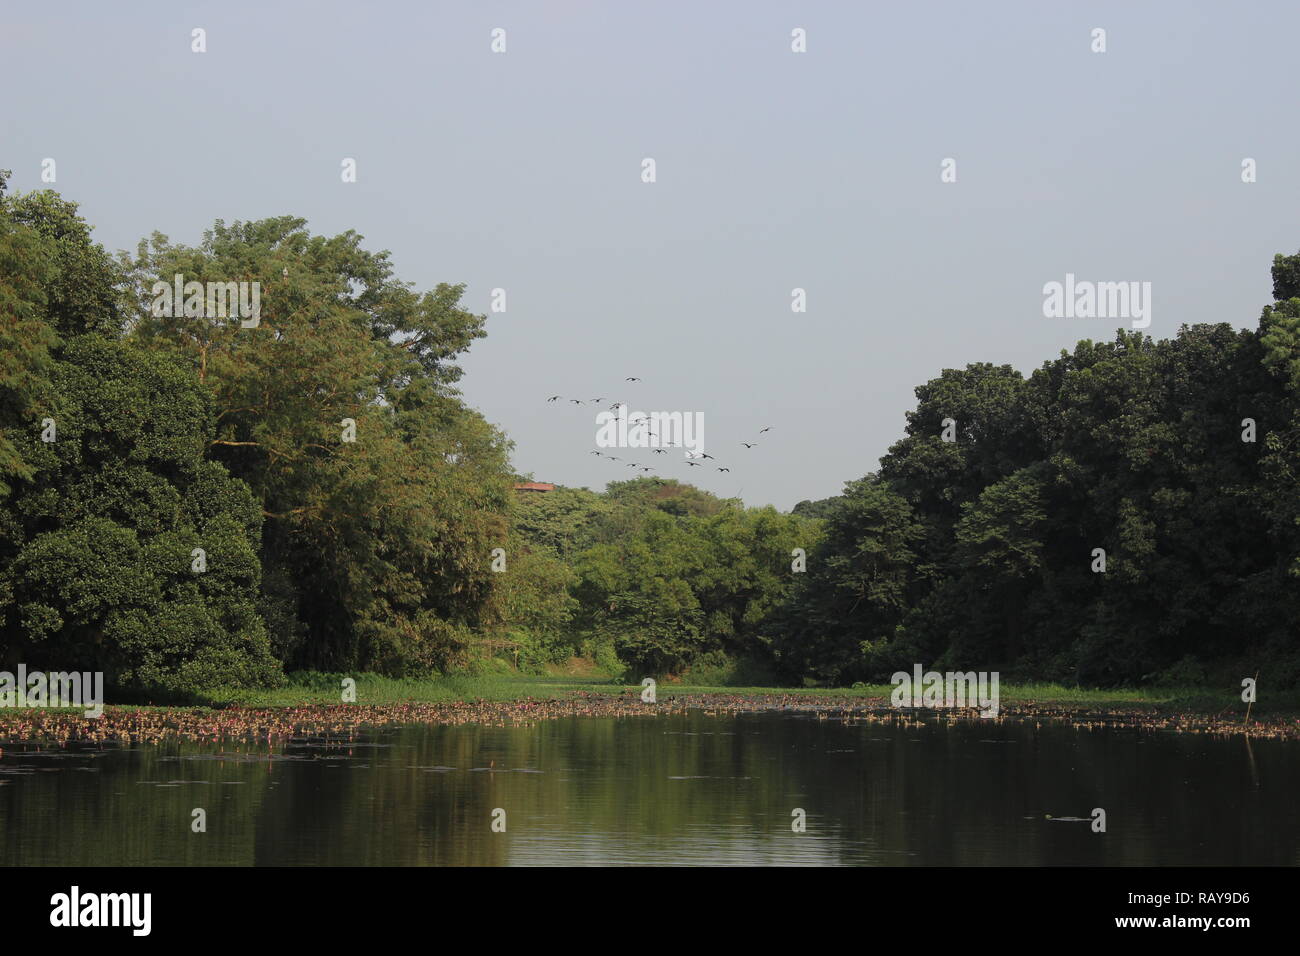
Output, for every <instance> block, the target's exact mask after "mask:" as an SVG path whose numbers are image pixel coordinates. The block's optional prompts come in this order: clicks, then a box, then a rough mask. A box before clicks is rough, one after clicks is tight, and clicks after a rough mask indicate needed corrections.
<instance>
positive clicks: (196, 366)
mask: <svg viewBox="0 0 1300 956" xmlns="http://www.w3.org/2000/svg"><path fill="white" fill-rule="evenodd" d="M4 178H5V176H4V174H2V173H0V355H2V356H3V358H0V664H5V665H16V664H17V663H19V662H22V663H25V664H27V666H28V667H29V669H38V668H45V669H48V670H63V669H68V668H76V669H78V670H86V669H96V670H103V671H105V672H106V673H107V674H108V675H109V678H110V681H111V682H112V683H113V684H115V685H116V686H117V687H118V688H119V690H120V691H122V692H125V693H132V694H136V695H139V694H141V693H150V694H162V693H173V694H183V693H186V692H190V691H194V690H197V689H200V688H203V687H207V686H213V685H226V686H230V685H236V686H238V685H244V686H259V685H268V684H274V683H276V682H278V681H280V680H282V675H283V674H284V672H285V671H286V670H302V669H311V670H324V671H334V672H340V671H362V670H370V671H379V672H383V673H388V674H393V675H414V674H423V673H433V672H446V671H452V670H460V669H466V668H482V667H485V666H494V665H493V661H496V662H498V664H497V665H496V666H500V664H499V662H501V661H509V662H510V663H512V664H514V665H516V666H519V667H522V668H526V669H527V668H538V667H541V666H543V665H544V664H546V663H549V662H559V661H562V660H566V659H568V658H569V657H572V656H574V655H584V656H587V657H591V658H595V659H596V660H598V661H599V662H600V663H602V664H603V665H605V666H606V667H607V668H609V669H611V670H625V671H626V673H627V674H628V676H630V677H639V676H642V675H644V674H649V673H653V674H661V675H662V674H668V673H680V672H683V671H693V672H694V673H696V674H701V673H707V674H716V675H718V676H719V679H721V678H723V677H731V678H734V679H746V680H751V681H753V682H759V681H765V680H780V681H785V682H799V681H805V680H807V681H816V682H834V683H848V682H853V681H857V680H873V679H881V678H887V677H888V675H889V674H890V673H892V672H893V671H895V670H898V669H910V668H911V666H912V665H913V664H914V663H923V664H925V665H927V666H929V665H932V664H934V665H943V664H950V665H953V666H954V667H960V668H962V669H986V670H993V669H997V670H1001V671H1002V672H1003V673H1004V674H1006V675H1008V676H1009V677H1014V678H1018V679H1052V680H1062V681H1075V680H1077V681H1080V682H1083V683H1088V684H1112V683H1134V682H1142V681H1147V680H1152V679H1155V678H1161V677H1163V678H1166V679H1174V678H1177V679H1181V680H1185V681H1188V682H1200V681H1205V680H1209V679H1212V678H1213V677H1214V676H1215V675H1217V674H1220V673H1228V672H1229V671H1230V669H1232V668H1236V670H1238V671H1241V672H1242V674H1243V675H1245V673H1246V670H1249V671H1250V675H1249V676H1253V673H1254V671H1255V670H1260V669H1268V679H1269V680H1270V682H1273V683H1277V684H1282V683H1288V684H1295V683H1300V646H1298V644H1300V642H1298V640H1297V635H1298V634H1300V590H1298V588H1297V585H1298V584H1300V580H1298V575H1300V400H1298V396H1300V255H1297V256H1292V257H1283V256H1278V257H1277V258H1276V260H1275V263H1274V268H1273V278H1274V298H1275V300H1276V302H1275V304H1274V305H1272V306H1269V307H1267V308H1266V309H1265V310H1264V314H1263V317H1262V318H1261V320H1260V324H1259V328H1258V330H1257V331H1254V332H1237V331H1234V330H1233V329H1232V328H1231V327H1229V326H1228V325H1215V326H1196V327H1193V328H1184V329H1183V330H1182V331H1181V332H1180V333H1179V335H1178V337H1177V338H1176V339H1174V340H1172V341H1161V342H1154V341H1152V340H1150V339H1148V338H1146V337H1144V336H1142V335H1140V334H1136V333H1132V334H1130V333H1124V332H1121V333H1120V334H1119V335H1118V336H1117V338H1116V341H1115V342H1113V343H1106V344H1096V343H1093V342H1088V341H1085V342H1081V343H1080V344H1079V345H1078V346H1077V347H1076V349H1075V351H1074V352H1073V354H1062V356H1061V357H1060V358H1059V359H1057V360H1055V361H1052V362H1048V363H1046V364H1045V365H1044V366H1043V367H1042V368H1041V369H1039V370H1038V371H1036V372H1034V373H1033V374H1032V375H1031V376H1030V377H1029V378H1027V379H1026V378H1024V377H1023V376H1021V375H1020V374H1019V373H1018V372H1016V371H1015V370H1013V369H1011V368H1010V367H1007V366H1002V367H994V366H991V365H971V366H968V367H967V368H966V369H964V370H960V371H957V370H948V371H945V372H944V373H943V374H942V375H940V376H939V377H938V378H936V379H934V380H932V381H930V382H929V383H927V384H926V385H924V386H921V387H920V388H918V389H917V397H918V405H917V408H916V410H915V411H913V412H910V413H909V414H908V424H907V428H906V437H904V438H903V439H902V440H901V441H899V442H898V443H897V444H895V445H894V446H893V447H892V448H891V449H890V451H889V453H888V454H887V455H886V456H885V457H884V459H882V461H881V465H880V468H879V470H878V471H877V472H874V473H872V474H869V475H867V476H866V477H864V478H861V479H860V480H857V481H852V482H849V483H848V484H847V485H846V487H845V491H844V493H843V494H842V495H841V496H839V497H836V498H831V499H827V500H824V501H818V502H802V503H801V504H800V505H798V506H796V508H795V509H794V511H793V512H792V513H790V514H782V513H780V512H778V511H776V510H775V509H773V508H745V507H743V506H742V505H741V503H740V502H738V501H733V500H721V499H718V498H716V497H715V496H713V495H710V494H708V493H707V492H704V491H701V490H699V489H697V488H694V487H692V486H690V485H686V484H682V483H678V482H674V481H668V480H663V479H655V478H641V479H637V480H634V481H628V482H616V483H613V484H611V485H609V487H608V488H607V489H606V491H605V492H604V493H596V492H592V491H588V490H586V489H574V488H564V487H559V488H557V489H556V490H554V491H550V492H516V491H514V490H512V487H511V486H512V484H513V483H514V482H516V481H517V480H519V478H520V476H518V475H516V474H514V473H513V471H512V470H511V467H510V463H509V453H510V443H509V441H508V440H507V438H506V436H504V435H503V434H502V433H501V432H500V431H499V430H498V429H496V428H494V427H493V426H492V425H490V424H489V423H488V422H486V421H485V420H484V419H483V418H482V416H481V415H480V414H478V413H477V412H476V411H475V410H473V409H471V408H469V407H467V406H466V405H465V403H464V402H463V400H462V399H461V396H460V394H459V392H458V390H457V389H456V383H457V381H458V380H459V378H460V376H461V370H460V368H459V367H458V366H457V364H456V361H457V357H458V356H459V355H460V354H461V353H463V352H464V351H465V350H466V349H467V348H468V347H469V346H470V344H471V343H472V342H473V340H474V339H476V338H479V337H481V336H483V335H484V334H485V333H484V330H483V323H484V319H483V317H482V316H477V315H474V314H471V313H470V312H468V311H466V310H465V309H464V308H462V306H461V302H460V299H461V294H462V287H460V286H455V285H439V286H438V287H437V288H435V289H434V290H432V291H429V292H419V291H417V290H415V289H413V288H411V286H410V285H409V284H407V283H404V282H401V281H399V280H398V279H397V278H395V277H394V275H393V272H392V268H391V265H390V263H389V260H388V256H387V254H386V253H373V252H367V251H365V250H364V249H363V248H362V247H361V237H359V236H357V235H356V234H354V233H351V232H348V233H344V234H343V235H340V236H335V237H333V238H325V237H320V236H314V235H312V234H311V233H310V232H309V231H308V230H307V228H306V223H305V222H304V221H303V220H300V219H295V218H290V217H281V218H275V219H268V220H262V221H258V222H249V223H235V224H233V225H227V224H225V223H223V222H221V221H218V222H217V223H215V224H214V226H213V227H212V229H211V230H210V231H208V232H207V233H205V234H204V238H203V241H202V243H201V244H200V245H199V246H197V247H187V246H177V245H173V244H172V243H171V242H169V241H168V240H167V238H166V237H164V236H161V235H158V234H155V235H154V236H153V237H152V238H151V239H150V240H149V241H147V242H142V243H141V244H140V246H139V248H138V249H137V251H136V253H135V255H127V254H123V255H121V256H119V257H117V258H114V257H112V256H110V255H108V254H107V253H106V252H105V251H104V250H103V249H102V248H101V247H100V246H99V245H97V244H96V243H94V242H93V241H92V239H91V237H90V229H89V227H88V226H87V225H86V223H85V222H84V221H83V220H82V219H81V218H80V217H79V215H78V213H77V208H76V206H75V205H74V204H72V203H69V202H67V201H65V200H63V199H62V198H60V197H59V196H58V195H57V194H56V193H53V192H50V191H43V192H36V193H27V194H20V195H10V194H8V193H6V192H5V190H4ZM177 275H180V276H182V285H181V286H180V287H179V288H180V290H181V295H172V293H171V292H170V291H169V292H168V293H167V295H166V296H164V297H163V298H165V299H166V302H165V303H164V305H165V307H164V308H157V307H156V306H157V302H158V300H159V296H158V295H157V294H156V292H155V284H156V283H160V282H161V283H165V284H166V285H167V286H168V288H169V290H170V289H171V288H173V287H174V283H175V281H176V280H175V277H176V276H177ZM191 282H194V283H199V284H201V285H199V286H195V287H194V288H195V289H196V290H197V289H200V288H202V289H208V288H213V287H215V288H217V289H218V290H219V291H220V290H222V289H225V288H227V287H228V288H229V291H230V294H229V296H228V297H227V301H226V303H225V304H226V305H228V306H229V307H230V308H233V307H234V302H235V300H236V298H237V296H236V295H235V292H236V289H237V287H236V286H234V285H229V284H231V283H245V284H246V285H243V286H239V287H238V291H239V292H241V293H243V294H244V297H243V299H242V300H241V301H243V302H244V304H245V305H247V302H248V300H249V295H248V291H249V290H250V287H251V284H252V283H257V284H258V285H257V286H256V287H251V288H252V289H253V291H254V297H255V300H256V301H257V302H258V303H259V308H260V313H259V314H258V315H257V316H255V317H254V319H253V320H251V321H240V318H239V317H232V316H231V315H230V314H229V310H228V309H227V308H224V307H223V308H220V309H219V313H220V314H215V315H214V314H213V312H212V303H211V300H210V299H205V298H204V297H203V296H202V295H200V294H199V293H198V292H197V291H196V292H195V293H194V294H193V295H192V294H191V292H189V291H186V290H185V286H184V284H185V283H191ZM210 284H212V285H210ZM182 299H184V301H183V302H182V301H181V300H182ZM498 549H499V550H498ZM1103 567H1104V570H1102V568H1103ZM1225 668H1226V669H1228V670H1225ZM1243 668H1244V669H1246V670H1243ZM11 669H12V668H11Z"/></svg>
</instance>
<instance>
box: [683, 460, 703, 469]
mask: <svg viewBox="0 0 1300 956" xmlns="http://www.w3.org/2000/svg"><path fill="white" fill-rule="evenodd" d="M686 464H688V465H690V466H691V467H692V468H699V467H700V463H699V462H698V461H688V462H687V463H686Z"/></svg>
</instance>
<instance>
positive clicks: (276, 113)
mask: <svg viewBox="0 0 1300 956" xmlns="http://www.w3.org/2000/svg"><path fill="white" fill-rule="evenodd" d="M194 27H202V28H204V29H205V30H206V31H207V44H208V52H206V53H204V54H201V55H200V54H195V53H192V52H191V51H190V42H191V41H190V31H191V29H192V28H194ZM494 27H501V28H504V29H505V30H506V31H507V34H506V37H507V52H506V53H505V54H493V53H492V52H491V50H490V46H489V45H490V41H491V37H490V31H491V30H492V29H493V28H494ZM795 27H802V28H804V29H806V30H807V35H808V52H807V53H805V54H795V53H792V52H791V51H790V32H791V30H792V29H793V28H795ZM1094 27H1102V28H1104V29H1105V30H1106V31H1107V52H1105V53H1101V54H1099V53H1093V52H1092V51H1091V49H1090V46H1091V42H1092V40H1091V31H1092V29H1093V28H1094ZM1297 35H1300V4H1296V3H1294V2H1291V0H1287V2H1281V0H1278V2H1249V3H1227V2H1223V3H1186V2H1177V3H1174V2H1170V3H1155V2H1143V3H1130V2H1124V3H1114V4H1110V3H1087V4H1066V3H1044V2H1026V3H1004V2H984V3H969V2H960V3H908V4H883V3H873V4H862V3H848V2H844V3H760V2H737V3H700V2H695V3H687V2H663V0H656V2H653V3H644V4H632V3H613V2H609V3H596V2H544V0H535V2H526V3H525V2H518V3H479V2H462V3H385V2H368V3H319V2H312V3H256V4H254V3H238V2H222V3H177V2H157V3H135V2H117V3H105V2H98V0H97V2H85V3H63V4H58V5H57V6H56V5H36V4H18V3H6V4H5V5H4V7H3V16H2V18H0V79H3V82H4V89H5V91H6V93H5V98H4V106H3V111H2V112H0V130H3V136H2V138H0V147H2V148H0V166H3V167H9V168H12V169H13V170H14V177H13V183H12V185H13V187H14V188H16V189H19V190H26V189H33V188H40V186H41V182H40V163H41V160H42V159H43V158H45V157H53V158H54V159H55V160H56V161H57V164H58V165H57V170H58V180H57V183H56V185H55V188H57V189H59V190H60V191H61V192H62V193H63V194H64V195H65V196H67V197H69V198H71V199H74V200H76V201H78V202H80V203H81V205H82V211H83V213H84V214H85V215H86V217H87V218H88V219H89V220H90V222H92V223H93V224H95V226H96V232H95V235H96V238H97V239H99V241H101V242H103V243H104V244H105V245H106V246H108V247H109V248H110V249H114V250H116V249H118V248H124V247H134V245H135V243H136V242H137V241H138V240H139V239H140V238H141V237H143V236H145V235H147V234H149V233H150V232H152V231H153V230H155V229H156V230H159V231H161V232H164V233H166V234H167V235H169V236H170V237H171V238H172V239H173V240H175V241H179V242H187V243H194V242H197V241H198V240H199V239H200V237H201V233H202V231H203V229H204V228H205V227H207V226H209V225H210V224H211V223H212V221H213V220H214V219H217V218H222V219H225V220H227V221H230V220H234V219H250V218H263V217H267V216H272V215H280V214H295V215H301V216H304V217H306V218H307V219H308V220H309V221H310V225H311V227H312V228H313V230H314V231H316V232H320V233H326V234H334V233H337V232H340V231H342V230H345V229H349V228H354V229H356V230H358V231H359V232H361V233H362V234H363V235H364V236H365V237H366V244H367V246H368V247H370V248H374V249H389V250H391V251H392V253H393V259H394V262H395V264H396V266H397V270H398V273H399V274H400V275H401V276H402V277H403V278H405V279H409V280H411V281H414V282H415V283H416V284H417V285H419V286H421V287H427V286H431V285H433V284H434V283H436V282H439V281H449V282H464V283H467V285H468V290H467V294H466V302H467V304H468V305H469V307H471V308H473V309H474V310H475V311H480V312H486V311H487V309H488V305H489V293H490V290H491V289H492V288H494V287H503V288H505V289H506V290H507V294H508V305H509V309H508V311H507V312H506V313H505V314H501V315H493V316H491V317H490V318H489V322H488V331H489V337H488V338H487V339H485V340H482V341H480V342H479V343H477V344H476V345H475V346H474V348H473V350H472V352H471V354H470V356H469V357H468V359H467V361H466V362H465V366H466V369H467V374H466V377H465V380H464V391H465V395H466V397H467V399H468V400H469V401H470V402H471V403H472V404H473V405H475V406H476V407H478V408H480V409H481V410H482V411H483V412H484V414H485V415H486V416H487V417H488V418H489V419H490V420H492V421H493V422H495V423H497V424H498V425H500V426H501V427H502V428H504V429H505V430H506V431H507V432H508V433H509V435H510V436H511V437H512V438H513V440H514V441H515V442H516V443H517V448H516V452H515V459H514V460H515V465H516V467H517V468H518V469H519V470H521V471H525V472H532V473H534V474H535V475H536V477H537V478H538V479H542V480H549V481H556V482H561V483H564V484H573V485H588V486H590V487H593V488H599V487H602V486H603V484H604V482H605V481H608V480H611V479H614V478H618V479H622V478H625V477H627V473H629V472H627V470H626V469H624V468H622V467H621V466H620V465H618V464H610V463H607V462H604V461H602V460H600V459H598V458H596V457H594V456H591V455H588V454H587V452H588V451H590V450H591V449H592V448H594V447H595V446H594V443H593V441H594V435H595V431H596V428H595V423H594V414H595V411H596V409H595V408H594V407H592V406H584V407H582V408H581V409H579V408H577V407H575V406H569V405H567V404H562V403H556V404H554V405H548V404H547V403H546V402H545V398H546V397H547V396H548V395H552V394H555V393H560V394H563V395H565V396H576V397H580V398H584V399H585V398H591V397H595V396H605V397H608V398H609V399H610V400H612V399H614V398H626V399H627V400H628V401H629V403H630V404H631V406H632V407H633V408H634V409H638V410H644V411H654V410H661V409H662V410H681V411H699V412H703V413H704V417H705V441H706V448H707V450H708V451H709V452H710V453H711V454H713V455H715V456H717V458H718V459H719V460H720V461H721V462H722V463H724V464H726V465H729V466H730V467H731V468H732V471H731V472H730V473H719V472H716V471H713V470H712V469H711V468H689V469H688V468H687V466H686V465H685V464H684V463H683V462H681V460H680V457H679V456H675V455H663V456H659V455H654V456H652V455H650V454H649V453H648V452H640V453H634V454H633V455H632V456H631V457H639V458H644V459H645V460H647V461H648V462H650V463H651V464H654V465H657V466H659V469H660V470H659V473H660V474H662V475H666V476H672V477H682V478H690V479H692V480H695V481H697V483H699V484H700V485H702V486H703V487H706V488H708V489H709V490H711V491H714V492H716V493H718V494H721V495H728V496H729V495H735V494H738V493H739V494H742V495H743V497H744V499H745V500H746V502H748V503H751V504H764V503H772V504H776V505H778V506H779V507H782V508H789V507H790V506H791V505H793V504H794V503H795V502H797V501H799V500H800V499H803V498H820V497H825V496H827V495H831V494H836V493H838V491H839V490H840V488H841V486H842V484H843V482H844V481H846V480H849V479H853V478H857V477H860V476H861V475H863V474H864V473H866V472H867V471H870V470H873V469H874V468H875V467H876V465H877V460H878V459H879V457H880V455H881V454H882V453H883V452H884V451H885V450H886V449H887V447H888V446H889V444H890V443H891V442H893V441H894V440H896V439H897V438H898V437H899V436H900V435H901V433H902V428H903V423H904V417H903V415H904V412H905V411H906V410H907V409H909V408H911V407H912V406H913V404H914V395H913V393H912V389H913V388H914V387H915V386H916V385H918V384H920V383H922V382H924V381H925V380H926V379H928V378H931V377H933V376H934V375H937V374H938V373H939V372H940V371H941V370H942V369H943V368H946V367H954V366H962V365H965V364H966V363H968V362H974V361H991V362H995V363H1010V364H1012V365H1014V366H1016V367H1017V368H1019V369H1021V370H1022V371H1026V372H1027V371H1029V370H1031V369H1033V368H1034V367H1036V366H1038V365H1040V364H1041V363H1042V362H1043V361H1045V360H1047V359H1050V358H1053V357H1055V356H1056V355H1057V354H1058V352H1059V351H1060V350H1061V349H1062V348H1067V347H1070V346H1071V345H1072V344H1073V343H1074V342H1075V341H1076V340H1077V339H1079V338H1084V337H1090V338H1106V339H1109V338H1111V337H1112V336H1113V334H1114V329H1115V328H1116V327H1117V326H1118V325H1121V324H1126V323H1122V322H1117V321H1108V320H1098V319H1048V318H1045V317H1044V316H1043V310H1042V304H1043V294H1042V287H1043V284H1044V283H1046V282H1050V281H1053V280H1058V281H1059V280H1063V279H1064V276H1065V274H1066V273H1067V272H1073V273H1075V274H1076V275H1077V276H1079V277H1080V278H1081V279H1094V280H1113V281H1120V280H1140V281H1149V282H1151V283H1152V298H1153V301H1152V307H1153V310H1152V311H1153V322H1152V325H1151V327H1150V328H1149V329H1148V332H1150V333H1151V334H1154V335H1156V336H1159V337H1165V336H1168V335H1171V334H1173V333H1174V332H1175V331H1176V330H1177V328H1178V326H1179V325H1180V324H1182V323H1194V322H1220V321H1227V322H1231V323H1233V324H1235V325H1238V326H1252V327H1253V325H1254V323H1255V321H1256V319H1257V318H1258V315H1259V310H1260V307H1261V306H1262V305H1263V304H1264V303H1265V302H1267V301H1268V300H1269V299H1270V280H1269V274H1268V268H1269V264H1270V262H1271V259H1272V257H1273V254H1274V253H1276V252H1295V251H1296V250H1297V249H1298V248H1300V219H1298V218H1297V215H1296V212H1297V209H1298V208H1300V124H1297V122H1296V115H1297V110H1298V109H1300V73H1298V72H1297V70H1296V59H1295V52H1294V42H1295V37H1296V36H1297ZM343 157H355V158H356V160H357V162H358V182H356V183H353V184H344V183H342V182H341V181H340V175H339V174H340V162H341V160H342V159H343ZM644 157H653V158H654V159H655V160H656V163H657V173H658V181H657V182H656V183H654V184H649V185H648V184H645V183H642V182H641V160H642V159H643V158H644ZM945 157H953V158H955V159H956V161H957V182H956V183H952V184H944V183H941V182H940V176H939V174H940V163H941V161H942V160H943V159H944V158H945ZM1245 157H1252V158H1254V159H1255V160H1256V161H1257V163H1258V182H1256V183H1253V184H1244V183H1242V181H1241V161H1242V159H1243V158H1245ZM795 287H802V288H804V289H806V290H807V294H808V311H807V313H806V314H802V315H797V314H793V313H792V312H791V309H790V292H791V289H793V288H795ZM629 375H635V376H640V377H641V378H642V379H643V381H642V382H641V383H637V384H635V385H632V386H627V387H624V386H623V384H622V383H623V379H624V378H625V377H627V376H629ZM765 425H772V426H774V427H773V430H772V431H771V432H769V433H768V434H767V435H765V436H764V438H765V441H764V442H763V443H762V444H760V445H759V446H758V447H757V448H754V449H752V450H749V451H746V450H745V449H744V448H741V447H740V445H739V442H740V441H741V440H750V439H751V436H753V435H754V434H756V433H757V431H758V429H759V428H761V427H762V426H765Z"/></svg>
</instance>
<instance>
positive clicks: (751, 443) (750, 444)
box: [741, 441, 758, 448]
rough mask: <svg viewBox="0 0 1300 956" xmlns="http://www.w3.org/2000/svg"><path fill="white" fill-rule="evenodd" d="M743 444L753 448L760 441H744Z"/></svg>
mask: <svg viewBox="0 0 1300 956" xmlns="http://www.w3.org/2000/svg"><path fill="white" fill-rule="evenodd" d="M741 444H742V445H744V446H745V447H746V448H753V447H754V446H755V445H757V444H758V442H747V441H742V442H741Z"/></svg>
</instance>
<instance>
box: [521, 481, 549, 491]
mask: <svg viewBox="0 0 1300 956" xmlns="http://www.w3.org/2000/svg"><path fill="white" fill-rule="evenodd" d="M554 490H555V486H554V485H548V484H547V483H546V482H544V481H521V482H518V483H517V484H516V485H515V491H554Z"/></svg>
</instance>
